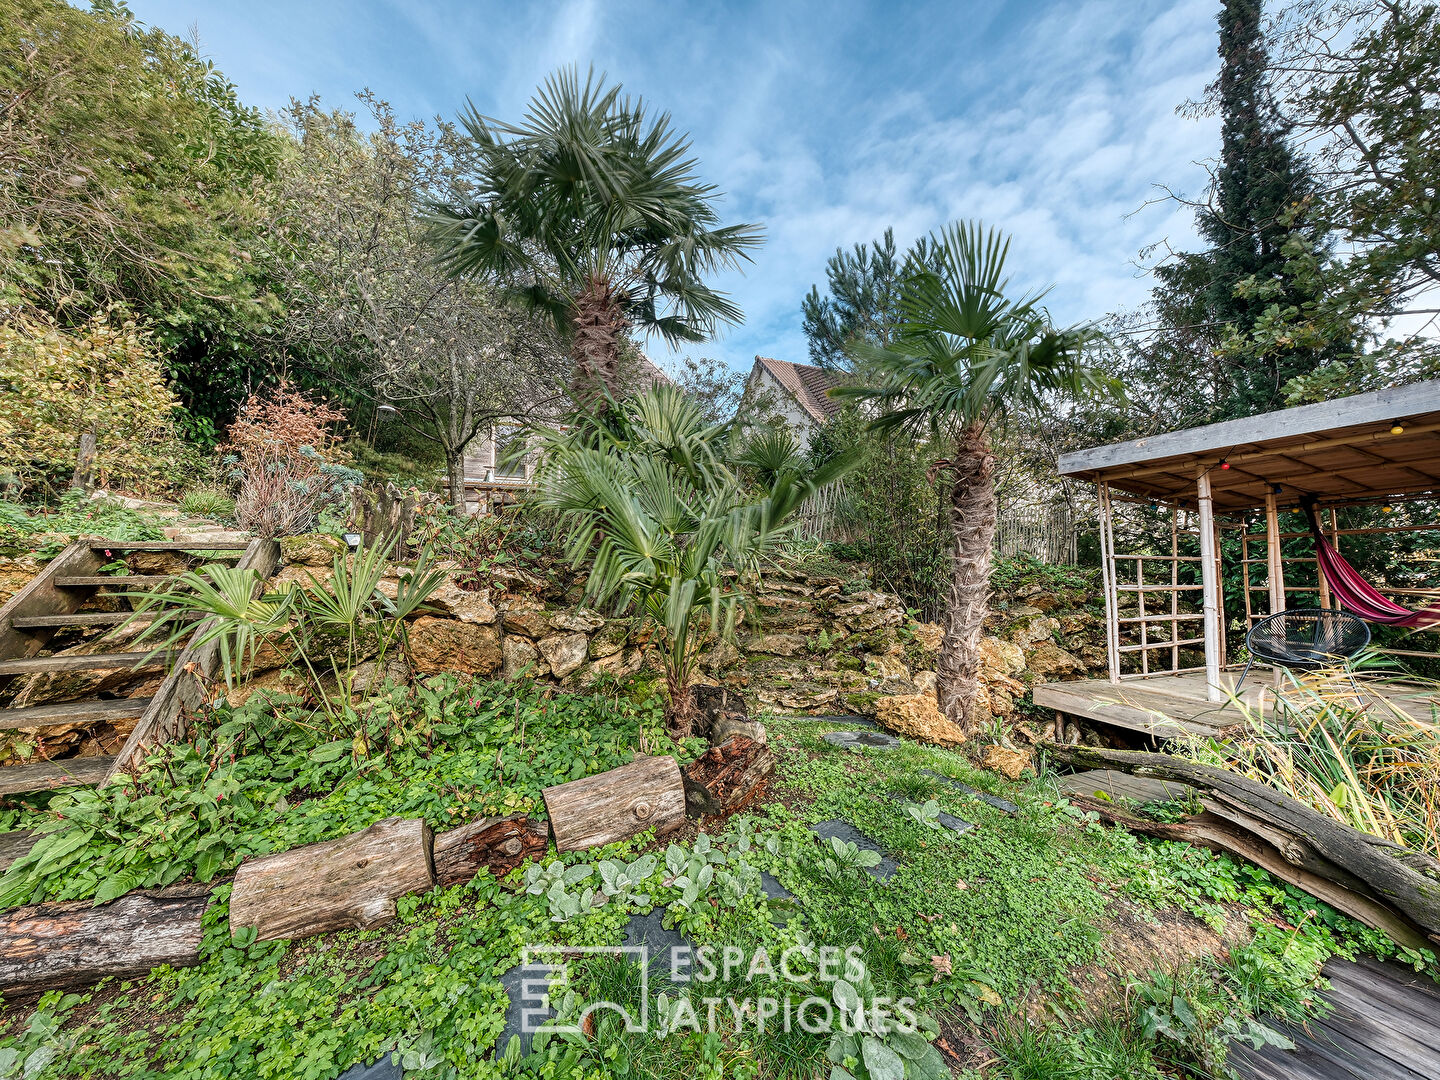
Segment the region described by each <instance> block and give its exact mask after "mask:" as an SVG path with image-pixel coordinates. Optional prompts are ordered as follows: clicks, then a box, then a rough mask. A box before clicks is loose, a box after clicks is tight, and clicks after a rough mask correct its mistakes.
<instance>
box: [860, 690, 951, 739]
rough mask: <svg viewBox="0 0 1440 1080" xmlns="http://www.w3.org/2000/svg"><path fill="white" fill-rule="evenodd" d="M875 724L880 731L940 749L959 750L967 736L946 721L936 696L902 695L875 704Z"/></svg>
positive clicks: (881, 699)
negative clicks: (905, 736) (887, 731)
mask: <svg viewBox="0 0 1440 1080" xmlns="http://www.w3.org/2000/svg"><path fill="white" fill-rule="evenodd" d="M875 720H876V722H877V723H879V724H880V726H881V727H883V728H887V729H889V730H890V731H893V732H895V734H897V735H907V736H909V737H910V738H912V739H917V740H919V741H921V742H928V743H934V744H935V745H937V746H949V747H955V746H959V745H961V744H962V743H964V742H965V732H964V731H963V730H961V728H960V727H959V725H957V724H954V723H952V722H951V721H949V720H947V719H946V718H945V715H944V714H943V713H942V712H941V711H940V706H939V705H937V704H936V702H935V696H934V695H933V694H900V695H896V696H893V697H882V698H880V700H879V701H877V702H876V703H875Z"/></svg>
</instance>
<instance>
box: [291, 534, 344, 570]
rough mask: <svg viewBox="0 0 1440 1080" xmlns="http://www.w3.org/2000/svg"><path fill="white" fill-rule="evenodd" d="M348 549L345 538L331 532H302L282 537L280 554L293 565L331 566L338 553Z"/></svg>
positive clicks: (341, 553)
mask: <svg viewBox="0 0 1440 1080" xmlns="http://www.w3.org/2000/svg"><path fill="white" fill-rule="evenodd" d="M348 550H350V549H349V548H347V547H346V546H345V541H344V540H341V539H340V537H338V536H331V535H330V534H329V533H301V534H300V535H299V536H282V537H281V538H280V554H281V556H282V557H283V558H284V560H285V562H286V563H288V564H290V565H291V566H330V565H331V564H332V563H333V562H334V561H335V556H336V555H343V554H345V553H346V552H347V551H348Z"/></svg>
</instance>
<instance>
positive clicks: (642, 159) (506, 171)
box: [430, 68, 761, 411]
mask: <svg viewBox="0 0 1440 1080" xmlns="http://www.w3.org/2000/svg"><path fill="white" fill-rule="evenodd" d="M461 121H462V123H463V124H464V126H465V128H466V130H467V131H468V132H469V135H470V142H471V146H472V147H473V150H474V153H475V158H476V161H477V162H478V170H477V176H476V191H475V195H474V197H473V198H472V199H471V200H470V201H468V202H465V203H463V204H461V205H458V206H447V205H436V206H435V207H434V208H433V213H432V214H431V217H430V220H431V223H432V227H433V230H434V238H435V240H436V242H437V244H438V246H439V249H440V259H441V261H442V262H443V263H444V264H446V265H447V266H448V267H449V268H450V270H451V271H452V272H453V273H455V274H473V275H480V276H486V277H492V278H495V279H497V280H499V281H501V282H502V283H506V284H509V285H512V286H515V287H516V288H517V289H518V291H519V293H520V296H521V297H522V298H523V299H524V300H525V301H527V302H528V303H530V304H532V305H533V306H534V307H536V308H538V309H540V310H541V311H543V312H545V313H547V314H548V315H550V316H551V317H552V318H553V319H554V320H555V322H556V324H557V325H558V326H559V327H560V329H561V332H562V333H564V334H565V335H566V337H567V338H568V340H569V343H570V353H571V358H572V360H573V361H574V372H573V376H572V388H573V390H574V391H575V394H576V396H577V398H578V399H580V400H581V401H586V402H589V403H591V404H592V405H594V406H595V407H597V408H599V409H601V410H602V411H603V409H604V408H606V407H607V404H608V402H607V399H609V400H614V399H618V398H619V397H620V396H622V395H621V393H620V386H619V383H620V355H621V347H622V345H623V343H624V342H625V341H626V340H627V335H628V333H629V331H630V330H631V329H641V330H646V331H654V332H658V333H659V334H660V335H661V336H662V337H664V338H665V340H666V341H667V342H668V343H671V344H674V343H676V342H684V341H702V340H704V339H705V338H707V337H709V336H710V335H711V333H713V331H714V330H715V329H716V327H717V326H718V325H719V324H721V323H727V322H728V323H738V322H740V320H741V313H740V309H739V308H738V307H736V306H735V304H734V303H732V302H731V301H730V300H729V299H728V298H727V297H726V296H725V295H724V294H723V293H719V292H716V291H715V290H714V289H712V288H710V287H709V286H708V285H706V284H705V278H706V277H707V276H708V275H710V274H713V273H715V272H717V271H720V270H725V269H733V268H737V267H738V266H739V265H740V263H741V262H742V261H748V259H749V252H750V250H751V249H753V248H754V247H756V246H758V245H759V243H760V240H761V234H760V230H759V229H758V228H757V227H756V226H753V225H728V226H722V225H721V224H720V219H719V216H718V215H717V213H716V212H715V206H714V203H715V200H716V197H717V195H718V192H717V191H716V189H715V188H714V187H713V186H711V185H709V184H704V183H701V182H700V180H699V179H698V177H697V175H696V162H695V160H694V159H693V158H690V157H687V155H688V154H689V152H690V141H689V138H688V137H687V136H684V135H681V134H678V133H676V132H675V131H674V130H673V129H672V128H671V126H670V117H669V115H668V114H661V115H659V116H655V117H651V116H649V115H648V114H647V111H646V107H645V103H644V102H643V101H642V100H640V99H639V98H636V99H634V100H633V101H632V100H631V99H630V98H628V97H627V98H623V99H622V98H621V97H620V87H619V86H618V85H617V86H608V87H607V86H606V84H605V78H604V76H603V75H602V76H600V77H599V78H598V79H597V78H596V77H595V74H594V72H593V71H592V72H590V74H589V75H588V76H587V77H586V79H585V82H584V85H583V86H582V85H581V82H580V77H579V72H578V71H577V70H576V69H574V68H566V69H564V70H562V71H560V72H558V73H556V74H555V75H552V76H550V78H548V79H546V81H545V84H544V86H543V87H542V88H541V89H540V90H539V91H538V92H537V93H536V95H535V96H534V98H532V99H531V102H530V107H529V109H528V110H527V112H526V114H525V119H524V121H523V122H522V123H520V124H507V123H503V122H501V121H499V120H495V119H491V118H489V117H483V116H481V115H480V114H479V113H478V112H476V111H475V108H474V106H473V105H472V106H470V107H469V109H468V110H467V111H466V113H465V114H464V115H463V116H462V117H461ZM517 283H518V284H517Z"/></svg>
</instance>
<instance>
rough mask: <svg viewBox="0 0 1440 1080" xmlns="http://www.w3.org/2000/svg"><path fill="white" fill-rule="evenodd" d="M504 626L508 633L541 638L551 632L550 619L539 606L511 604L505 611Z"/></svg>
mask: <svg viewBox="0 0 1440 1080" xmlns="http://www.w3.org/2000/svg"><path fill="white" fill-rule="evenodd" d="M504 626H505V630H506V632H507V633H510V634H524V635H525V636H526V637H529V638H536V639H539V638H542V637H544V636H545V635H546V634H548V633H549V632H550V619H549V617H548V616H547V615H546V614H545V612H544V611H542V610H541V609H539V608H536V607H531V606H529V605H525V606H516V605H511V606H510V608H509V609H508V610H507V611H506V612H505V619H504Z"/></svg>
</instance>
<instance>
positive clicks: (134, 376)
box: [0, 310, 178, 495]
mask: <svg viewBox="0 0 1440 1080" xmlns="http://www.w3.org/2000/svg"><path fill="white" fill-rule="evenodd" d="M177 405H178V402H177V401H176V398H175V395H174V394H172V393H171V392H170V389H169V387H168V386H167V385H166V382H165V374H164V368H163V363H162V360H161V357H160V353H159V349H158V348H157V346H156V344H155V340H154V338H153V336H152V335H151V333H150V331H149V330H146V329H144V328H142V327H141V326H139V325H138V324H137V323H136V322H135V321H134V320H133V319H127V318H124V317H123V316H122V315H121V314H120V313H119V312H118V311H114V310H112V311H108V312H104V313H101V314H98V315H96V316H94V317H93V318H91V319H90V320H89V321H88V322H87V323H85V324H84V325H83V326H80V327H76V328H74V329H69V330H67V329H64V328H61V327H60V326H58V325H57V324H56V323H55V321H54V320H53V319H51V318H49V317H48V316H38V315H29V314H20V315H14V316H12V317H11V318H9V319H8V320H6V321H5V322H3V323H0V461H3V462H4V463H5V464H4V468H5V471H6V472H7V473H9V474H11V477H12V478H13V479H12V481H11V482H12V484H13V485H14V486H15V487H17V488H18V489H19V490H21V491H25V490H27V489H28V490H32V491H34V490H38V491H39V492H41V493H42V494H45V495H53V494H54V493H56V492H58V491H59V490H60V489H61V488H62V487H63V486H64V484H65V482H66V481H68V479H69V478H70V476H71V475H72V473H73V472H74V469H75V463H76V451H77V448H78V444H79V439H80V436H81V434H82V433H93V434H94V435H95V438H96V452H95V459H94V462H93V473H94V479H95V481H96V482H97V483H98V484H99V485H100V486H101V487H106V488H119V489H122V490H129V491H135V492H137V493H140V494H147V495H148V494H161V493H163V492H165V491H166V490H167V489H168V488H169V487H170V482H171V481H170V475H169V473H170V463H171V461H172V460H173V459H174V458H175V457H176V450H177V446H178V440H177V439H176V435H175V429H174V413H175V409H176V407H177Z"/></svg>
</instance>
